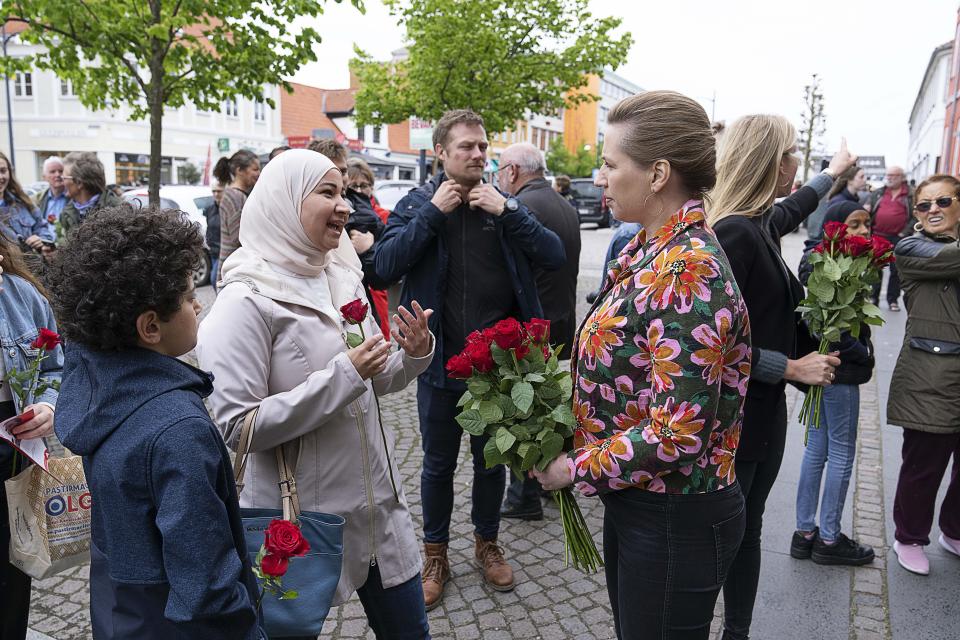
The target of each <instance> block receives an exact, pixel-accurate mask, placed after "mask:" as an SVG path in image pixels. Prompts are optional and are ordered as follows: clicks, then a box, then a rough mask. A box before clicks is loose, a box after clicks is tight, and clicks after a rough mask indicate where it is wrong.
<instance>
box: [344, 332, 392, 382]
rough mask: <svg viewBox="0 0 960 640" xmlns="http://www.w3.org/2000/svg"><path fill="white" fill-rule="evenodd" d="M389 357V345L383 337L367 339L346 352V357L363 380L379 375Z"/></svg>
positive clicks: (377, 336)
mask: <svg viewBox="0 0 960 640" xmlns="http://www.w3.org/2000/svg"><path fill="white" fill-rule="evenodd" d="M389 355H390V343H389V342H387V341H386V340H384V339H383V336H381V335H376V336H373V337H371V338H367V339H366V340H364V341H363V342H361V343H360V345H359V346H356V347H354V348H353V349H350V350H348V351H347V357H349V358H350V362H352V363H353V366H354V368H355V369H356V370H357V373H359V374H360V377H361V378H363V379H364V380H369V379H370V378H372V377H374V376H376V375H379V374H380V373H382V372H383V369H384V367H386V366H387V357H388V356H389Z"/></svg>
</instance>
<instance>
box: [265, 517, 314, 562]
mask: <svg viewBox="0 0 960 640" xmlns="http://www.w3.org/2000/svg"><path fill="white" fill-rule="evenodd" d="M263 546H264V547H266V548H267V551H268V552H269V553H271V554H276V555H278V556H283V557H284V558H288V557H290V556H303V555H306V554H307V552H308V551H310V543H309V542H307V539H306V538H304V537H303V533H301V531H300V527H298V526H297V525H295V524H293V523H292V522H290V521H289V520H280V519H276V520H273V521H272V522H271V523H270V526H268V527H267V531H266V533H265V534H264V540H263Z"/></svg>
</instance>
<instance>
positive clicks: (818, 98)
mask: <svg viewBox="0 0 960 640" xmlns="http://www.w3.org/2000/svg"><path fill="white" fill-rule="evenodd" d="M801 119H802V128H801V130H800V139H799V140H798V141H797V147H798V149H799V151H800V153H801V154H802V155H803V181H804V182H806V181H807V178H808V177H809V175H810V170H811V169H812V168H813V162H814V154H815V153H819V152H822V151H823V148H822V146H821V141H822V138H823V134H824V133H826V130H827V117H826V115H825V114H824V113H823V90H822V89H821V88H820V77H819V76H818V75H817V74H816V73H815V74H813V78H811V80H810V84H808V85H806V86H805V87H804V88H803V114H802V116H801Z"/></svg>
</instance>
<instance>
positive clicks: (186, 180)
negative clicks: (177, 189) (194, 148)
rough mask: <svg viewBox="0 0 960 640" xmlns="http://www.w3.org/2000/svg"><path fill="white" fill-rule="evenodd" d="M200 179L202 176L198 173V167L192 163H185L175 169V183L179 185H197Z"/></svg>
mask: <svg viewBox="0 0 960 640" xmlns="http://www.w3.org/2000/svg"><path fill="white" fill-rule="evenodd" d="M202 177H203V174H202V173H201V171H200V167H198V166H197V165H195V164H193V163H192V162H187V163H186V164H182V165H180V166H179V167H177V182H179V183H180V184H197V183H198V182H200V178H202Z"/></svg>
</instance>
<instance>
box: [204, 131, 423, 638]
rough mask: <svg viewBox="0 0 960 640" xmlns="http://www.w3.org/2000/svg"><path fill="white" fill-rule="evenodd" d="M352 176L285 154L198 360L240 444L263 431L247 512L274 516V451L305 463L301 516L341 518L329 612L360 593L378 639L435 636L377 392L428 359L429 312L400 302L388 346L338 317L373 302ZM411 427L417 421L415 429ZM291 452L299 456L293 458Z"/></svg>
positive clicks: (407, 378) (229, 270)
mask: <svg viewBox="0 0 960 640" xmlns="http://www.w3.org/2000/svg"><path fill="white" fill-rule="evenodd" d="M342 191H343V178H342V176H341V174H340V172H339V171H338V170H337V169H336V168H335V167H334V165H333V163H332V162H331V161H330V160H329V159H327V158H326V157H324V156H322V155H320V154H319V153H315V152H313V151H307V150H293V151H288V152H286V153H284V154H281V155H279V156H277V158H276V159H274V160H273V161H272V162H270V163H269V164H268V165H267V166H266V167H265V168H264V170H263V172H262V173H261V174H260V179H259V180H258V181H257V184H256V186H255V187H254V188H253V191H252V192H251V194H250V197H249V199H248V200H247V202H246V205H245V206H244V209H243V218H242V220H241V222H240V244H241V245H242V246H241V248H240V249H238V250H237V251H236V252H235V253H233V254H232V255H231V256H230V257H229V258H228V259H227V261H226V262H225V263H224V265H223V271H222V274H223V280H222V283H221V285H220V286H221V289H220V294H219V297H218V298H217V300H216V302H215V303H214V305H213V308H212V309H211V310H210V314H209V315H208V316H207V318H206V319H205V320H204V321H203V323H202V324H201V326H200V335H199V343H198V345H197V356H198V358H199V361H200V366H201V367H202V368H204V369H206V370H208V371H212V372H213V374H214V375H215V377H216V382H215V387H216V388H215V391H214V392H213V395H212V396H211V397H210V403H211V406H212V410H213V414H214V419H215V421H216V422H217V424H218V426H219V427H220V429H221V431H222V432H223V434H224V438H225V440H226V441H227V443H228V444H231V445H234V444H235V442H236V439H237V437H238V435H239V430H240V426H241V424H242V423H243V418H244V416H245V415H247V413H248V412H250V411H251V410H253V409H256V408H259V412H258V413H257V418H256V422H255V424H254V435H253V442H252V445H251V447H250V449H251V452H252V454H251V456H250V458H249V461H248V466H247V475H246V478H247V481H246V487H245V489H244V491H243V493H242V494H241V496H240V502H241V504H242V505H243V506H245V507H261V508H279V507H280V490H279V487H278V486H277V481H278V472H277V463H276V459H275V457H274V455H273V453H272V450H273V448H274V447H277V446H280V445H284V446H285V447H289V449H288V460H289V459H293V460H296V459H298V458H299V461H298V464H297V467H296V480H297V492H298V494H299V496H300V507H301V508H302V509H303V510H304V511H320V512H326V513H335V514H338V515H341V516H343V517H344V518H345V519H346V526H345V528H344V532H343V571H342V573H341V576H340V583H339V584H338V586H337V595H336V598H335V600H334V604H335V605H336V604H340V603H342V602H344V601H345V600H347V599H348V598H349V597H350V596H351V595H352V594H353V592H354V591H357V592H358V594H359V596H360V600H361V602H362V603H363V606H364V609H365V610H366V612H367V617H368V619H369V621H370V626H371V628H373V630H374V632H375V633H376V636H377V638H380V639H387V638H389V639H398V640H399V639H401V638H402V639H408V638H409V639H414V638H416V639H417V640H420V639H422V638H429V637H430V636H429V631H428V626H427V617H426V612H425V611H424V606H423V591H422V587H421V585H420V567H421V561H420V553H419V548H418V545H417V538H416V535H415V534H414V530H413V524H412V522H411V519H410V513H409V510H408V507H407V501H406V498H405V497H404V494H403V487H402V486H401V482H400V473H399V471H398V469H397V467H396V465H395V464H394V461H393V459H392V456H391V453H390V452H392V451H393V448H394V435H393V432H392V430H390V429H389V428H388V427H387V426H386V425H383V424H381V423H380V420H379V415H378V411H377V404H376V402H377V401H376V398H375V396H374V393H376V394H377V395H383V394H386V393H391V392H394V391H399V390H400V389H403V388H404V387H405V386H406V385H407V384H408V383H410V382H411V381H413V380H414V379H415V378H416V377H417V375H419V374H420V373H421V372H422V371H424V370H425V369H426V368H427V366H428V365H429V363H430V361H431V359H432V358H433V345H434V341H433V336H432V335H431V334H430V332H429V330H428V329H427V318H428V317H429V315H430V313H431V311H429V310H428V311H423V310H422V309H421V308H420V307H419V305H417V304H416V303H414V304H413V306H414V313H410V312H408V311H407V310H405V309H403V308H401V309H400V310H399V316H394V322H395V323H396V324H397V326H398V330H397V331H394V332H393V336H394V339H395V340H396V342H397V344H398V345H399V346H400V347H401V350H400V351H397V352H393V353H391V352H390V344H389V343H388V342H386V341H385V340H383V336H382V335H381V333H380V329H379V328H378V327H377V325H376V323H375V322H373V321H372V319H371V318H370V316H369V315H367V317H366V318H365V319H364V321H363V324H362V326H363V331H364V335H366V336H370V337H369V338H368V339H367V340H365V341H364V342H363V344H361V345H360V346H358V347H356V348H354V349H350V348H349V347H348V346H347V344H346V334H347V333H348V332H350V333H358V331H357V329H356V327H354V326H351V325H348V324H347V323H346V322H345V321H344V319H343V317H342V316H341V314H340V312H339V311H338V310H339V309H340V308H341V307H342V306H343V305H345V304H346V303H348V302H351V301H353V300H357V299H360V300H364V299H365V294H364V290H363V284H362V278H363V273H362V271H361V267H360V261H359V258H357V254H356V252H355V251H354V249H353V246H352V244H351V243H350V240H349V238H348V237H347V235H346V234H345V233H343V226H344V224H345V223H346V221H347V216H348V215H349V208H348V206H347V204H346V202H345V201H344V200H343V198H342V195H341V194H342ZM411 428H413V427H411ZM291 456H294V457H291Z"/></svg>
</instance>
